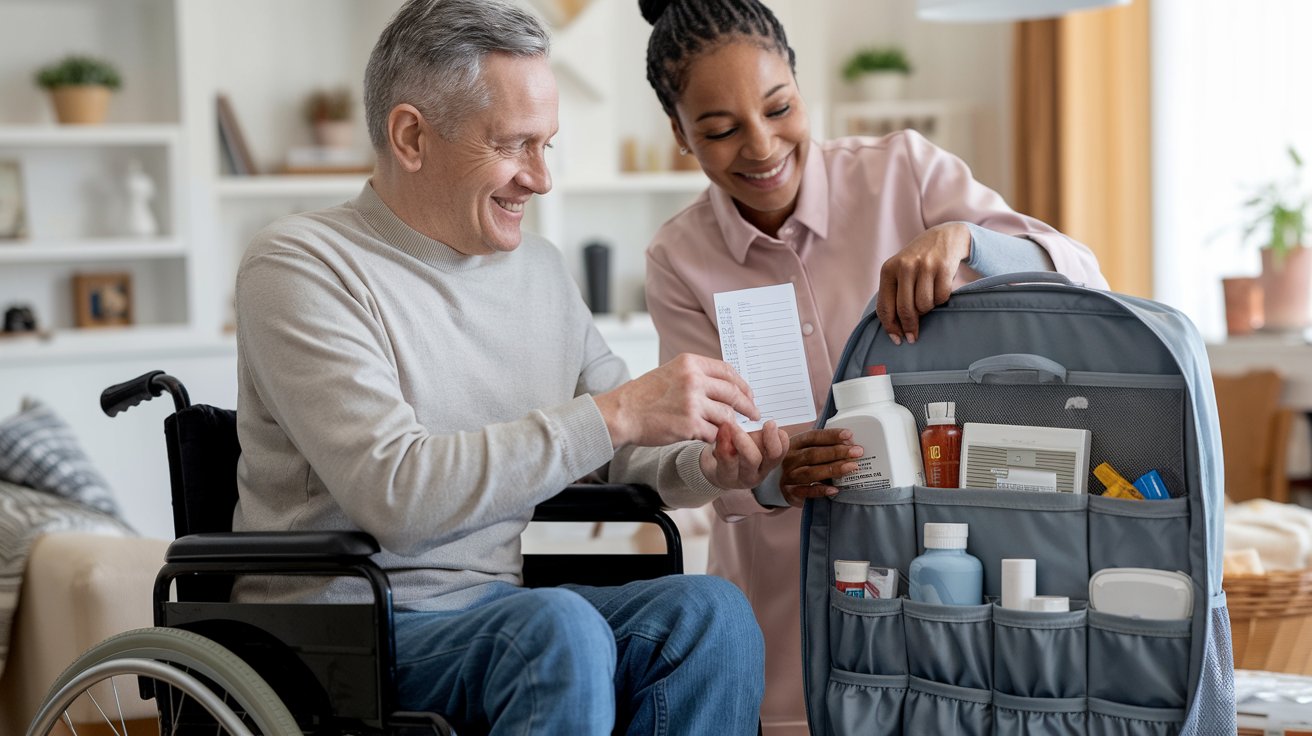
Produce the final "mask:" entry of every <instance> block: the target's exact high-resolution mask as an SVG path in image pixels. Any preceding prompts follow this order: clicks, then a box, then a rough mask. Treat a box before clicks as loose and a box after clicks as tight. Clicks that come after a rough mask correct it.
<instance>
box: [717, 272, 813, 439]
mask: <svg viewBox="0 0 1312 736" xmlns="http://www.w3.org/2000/svg"><path fill="white" fill-rule="evenodd" d="M715 318H716V322H718V323H719V326H720V353H721V355H722V357H723V359H724V362H726V363H728V364H729V365H731V366H733V367H734V369H735V370H737V371H738V374H739V375H741V376H742V377H743V378H744V379H745V380H746V381H747V385H749V386H751V387H752V393H753V395H754V397H755V399H756V408H757V409H759V410H760V412H761V420H760V421H759V422H753V421H751V420H750V419H748V418H747V417H744V416H742V415H741V414H740V415H739V416H738V422H739V424H742V425H743V429H745V430H747V431H752V430H755V429H760V428H761V426H762V425H764V424H765V422H766V421H767V420H770V419H773V420H774V421H775V422H776V423H778V424H779V426H781V427H782V426H786V425H789V424H801V423H803V422H813V421H815V399H814V397H813V396H812V394H811V377H810V373H809V372H808V371H807V367H806V351H805V349H804V348H803V347H802V328H801V321H800V320H799V319H798V317H797V293H796V292H795V291H794V290H793V285H792V284H777V285H775V286H762V287H760V288H756V289H740V290H738V291H724V292H720V293H718V294H716V295H715Z"/></svg>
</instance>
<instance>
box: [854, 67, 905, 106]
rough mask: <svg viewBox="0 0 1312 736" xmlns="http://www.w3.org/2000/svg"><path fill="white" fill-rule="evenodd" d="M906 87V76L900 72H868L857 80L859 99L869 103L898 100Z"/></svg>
mask: <svg viewBox="0 0 1312 736" xmlns="http://www.w3.org/2000/svg"><path fill="white" fill-rule="evenodd" d="M906 87H907V75H906V74H903V73H902V72H869V73H867V74H862V75H861V77H860V78H858V79H857V88H858V89H860V91H861V97H862V98H864V99H866V100H869V101H871V102H881V101H884V100H900V99H902V95H903V93H904V92H905V91H906Z"/></svg>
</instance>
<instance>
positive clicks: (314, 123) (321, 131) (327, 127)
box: [305, 87, 355, 148]
mask: <svg viewBox="0 0 1312 736" xmlns="http://www.w3.org/2000/svg"><path fill="white" fill-rule="evenodd" d="M354 108H355V97H354V96H352V94H351V90H349V89H347V88H346V87H340V88H337V89H331V90H322V89H320V90H315V91H314V92H312V93H310V96H309V97H307V98H306V99H305V119H306V122H308V123H309V124H310V127H311V128H312V129H313V130H314V140H315V143H317V144H319V145H321V146H328V147H331V148H349V147H350V146H351V141H352V138H353V137H354V132H355V130H354V125H353V124H352V122H351V116H352V112H353V111H354Z"/></svg>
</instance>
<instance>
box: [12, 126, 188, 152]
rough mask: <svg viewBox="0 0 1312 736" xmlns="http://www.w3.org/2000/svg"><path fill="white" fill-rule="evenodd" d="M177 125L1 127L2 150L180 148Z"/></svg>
mask: <svg viewBox="0 0 1312 736" xmlns="http://www.w3.org/2000/svg"><path fill="white" fill-rule="evenodd" d="M181 131H182V129H181V128H180V127H179V126H177V125H125V124H109V123H107V124H105V125H91V126H60V125H12V126H4V127H0V147H5V148H14V147H30V148H35V147H50V146H176V145H177V143H178V140H179V136H180V135H181Z"/></svg>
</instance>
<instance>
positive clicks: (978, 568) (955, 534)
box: [907, 522, 984, 606]
mask: <svg viewBox="0 0 1312 736" xmlns="http://www.w3.org/2000/svg"><path fill="white" fill-rule="evenodd" d="M969 536H970V525H969V524H936V523H933V522H929V523H926V524H925V553H924V554H922V555H920V556H919V557H917V558H916V559H914V560H912V561H911V568H910V570H908V571H907V578H908V579H909V581H910V585H909V587H908V591H907V592H908V594H909V595H910V596H911V600H913V601H921V602H923V603H939V604H942V605H946V606H975V605H979V604H980V603H983V602H984V565H983V563H981V562H980V561H979V558H977V557H975V556H974V555H971V554H967V553H966V540H967V539H968V538H969Z"/></svg>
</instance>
